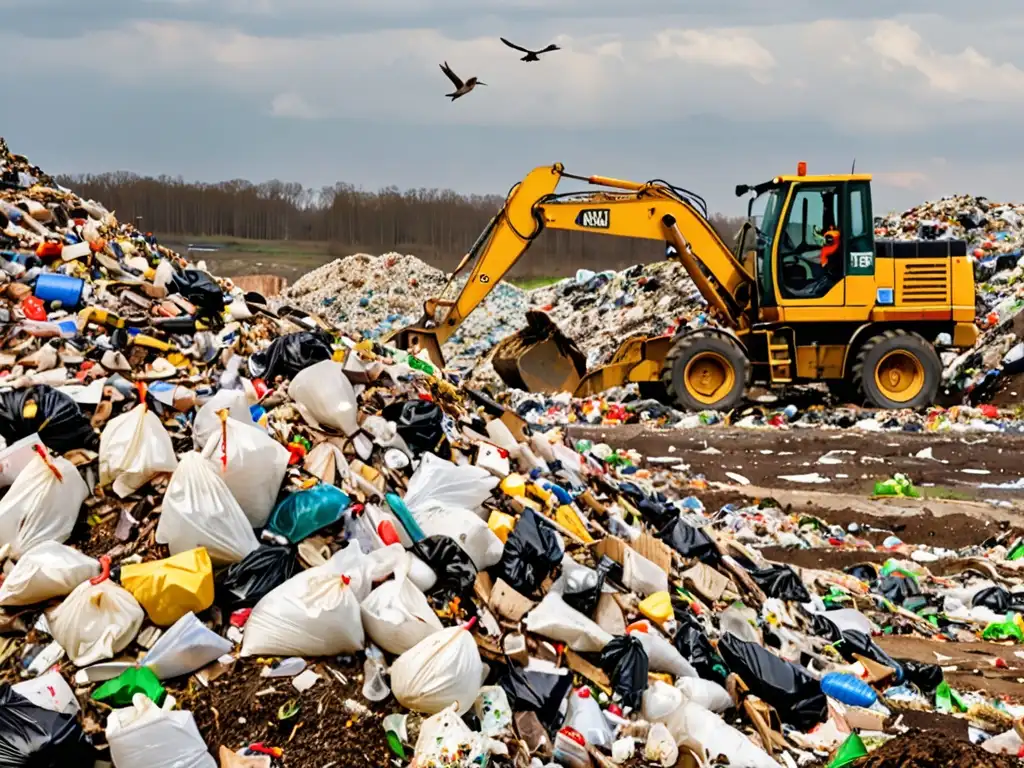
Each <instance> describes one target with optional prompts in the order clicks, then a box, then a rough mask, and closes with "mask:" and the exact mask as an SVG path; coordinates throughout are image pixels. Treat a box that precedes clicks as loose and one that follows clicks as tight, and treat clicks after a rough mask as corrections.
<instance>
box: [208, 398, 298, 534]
mask: <svg viewBox="0 0 1024 768" xmlns="http://www.w3.org/2000/svg"><path fill="white" fill-rule="evenodd" d="M203 456H204V457H205V458H206V459H208V460H209V461H210V462H211V463H212V464H213V465H214V467H216V469H217V474H219V475H220V477H221V479H222V480H223V481H224V482H225V484H226V485H227V486H228V488H229V489H230V490H231V493H232V494H233V495H234V497H235V501H237V502H238V506H240V507H241V508H242V512H244V513H245V516H246V518H247V519H248V520H249V523H250V525H252V527H253V528H262V527H263V526H264V525H266V522H267V518H269V517H270V513H271V512H272V511H273V510H274V504H275V503H276V502H277V495H278V493H280V491H281V482H282V481H283V480H284V476H285V473H286V472H287V471H288V459H289V458H291V454H290V453H288V451H287V449H285V447H284V446H283V445H281V444H280V443H279V442H277V440H275V439H274V438H272V437H271V436H270V435H268V434H267V433H266V432H264V431H263V430H262V429H259V428H258V427H253V426H250V425H248V424H243V423H242V422H240V421H236V420H235V419H230V418H229V419H228V420H227V421H226V422H224V424H223V425H222V427H221V429H218V430H217V431H216V432H215V433H214V434H213V435H211V436H210V439H209V440H208V441H207V442H206V447H205V448H204V449H203Z"/></svg>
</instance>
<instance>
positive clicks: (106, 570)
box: [89, 555, 110, 584]
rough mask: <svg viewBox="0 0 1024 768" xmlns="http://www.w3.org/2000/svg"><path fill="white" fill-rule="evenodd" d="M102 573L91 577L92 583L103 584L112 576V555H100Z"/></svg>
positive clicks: (90, 581)
mask: <svg viewBox="0 0 1024 768" xmlns="http://www.w3.org/2000/svg"><path fill="white" fill-rule="evenodd" d="M100 569H101V570H100V575H99V576H93V577H92V578H91V579H89V583H90V584H101V583H103V582H104V581H106V580H107V579H109V578H110V555H103V556H102V557H100Z"/></svg>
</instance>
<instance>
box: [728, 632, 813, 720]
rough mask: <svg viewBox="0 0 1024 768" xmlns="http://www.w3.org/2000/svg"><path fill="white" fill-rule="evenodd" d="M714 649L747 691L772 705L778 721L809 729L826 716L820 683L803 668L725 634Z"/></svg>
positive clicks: (756, 645)
mask: <svg viewBox="0 0 1024 768" xmlns="http://www.w3.org/2000/svg"><path fill="white" fill-rule="evenodd" d="M718 650H719V652H720V653H721V654H722V658H723V659H725V663H726V664H728V665H729V669H731V670H732V671H733V672H735V673H736V674H738V675H739V676H740V677H741V678H742V679H743V682H744V683H746V684H747V686H748V687H749V688H750V692H751V693H753V694H754V695H755V696H758V697H760V698H762V699H764V700H765V701H766V702H768V703H769V704H770V705H771V706H773V707H775V709H776V711H777V712H778V713H779V717H780V718H781V719H782V722H784V723H789V724H790V725H793V726H795V727H796V728H798V729H799V730H801V731H809V730H810V729H811V728H813V727H814V726H815V725H817V724H818V723H823V722H825V720H826V719H827V717H828V700H827V699H826V697H825V694H824V693H822V692H821V684H820V683H819V682H818V681H817V680H815V679H814V678H813V677H811V674H810V672H808V671H807V670H806V669H804V668H803V667H799V666H797V665H796V664H792V663H790V662H788V661H786V660H785V659H780V658H779V657H778V656H776V655H775V654H774V653H772V652H771V651H768V650H765V649H764V648H762V647H761V646H760V645H758V644H757V643H748V642H745V641H743V640H740V639H739V638H738V637H736V636H735V635H733V634H729V633H726V634H725V635H724V636H723V637H722V639H721V640H720V641H719V642H718Z"/></svg>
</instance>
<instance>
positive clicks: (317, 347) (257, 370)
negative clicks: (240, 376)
mask: <svg viewBox="0 0 1024 768" xmlns="http://www.w3.org/2000/svg"><path fill="white" fill-rule="evenodd" d="M331 343H332V339H331V337H330V335H328V334H327V333H324V332H323V331H298V332H297V333H289V334H286V335H284V336H280V337H278V338H276V339H274V340H273V341H272V342H271V343H270V346H269V347H267V348H266V349H264V350H263V351H261V352H257V353H256V354H254V355H252V356H251V357H250V358H249V373H251V374H252V375H253V377H255V378H260V379H266V380H267V381H273V380H274V379H276V378H277V377H278V376H283V377H284V378H286V379H291V378H294V377H295V374H297V373H298V372H299V371H302V370H305V369H306V368H309V366H311V365H314V364H315V363H319V362H322V361H323V360H330V359H331V356H332V355H333V354H334V350H333V349H332V348H331Z"/></svg>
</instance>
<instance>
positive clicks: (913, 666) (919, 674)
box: [899, 659, 943, 696]
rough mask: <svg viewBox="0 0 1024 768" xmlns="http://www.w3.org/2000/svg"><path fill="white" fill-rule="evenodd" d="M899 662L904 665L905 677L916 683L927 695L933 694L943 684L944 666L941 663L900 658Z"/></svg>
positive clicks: (909, 681) (906, 679)
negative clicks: (926, 662)
mask: <svg viewBox="0 0 1024 768" xmlns="http://www.w3.org/2000/svg"><path fill="white" fill-rule="evenodd" d="M899 663H900V666H901V667H903V679H904V680H905V681H906V682H908V683H911V684H913V685H916V686H917V687H918V688H919V689H920V690H921V693H923V694H924V695H925V696H931V695H932V694H933V693H935V689H936V688H938V687H939V686H940V685H942V680H943V676H942V667H940V666H939V665H937V664H925V663H924V662H921V661H913V660H911V659H900V660H899Z"/></svg>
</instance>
